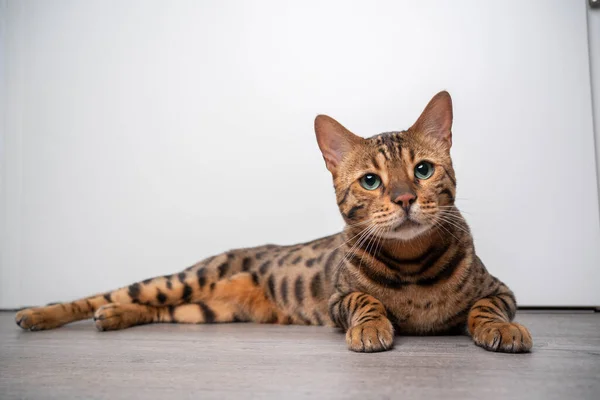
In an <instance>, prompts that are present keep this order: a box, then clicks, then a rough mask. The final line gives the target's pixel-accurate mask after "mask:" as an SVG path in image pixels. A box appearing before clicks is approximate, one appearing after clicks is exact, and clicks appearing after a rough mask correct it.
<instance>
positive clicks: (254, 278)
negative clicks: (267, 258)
mask: <svg viewBox="0 0 600 400" xmlns="http://www.w3.org/2000/svg"><path fill="white" fill-rule="evenodd" d="M252 283H254V286H258V274H257V273H256V272H253V273H252Z"/></svg>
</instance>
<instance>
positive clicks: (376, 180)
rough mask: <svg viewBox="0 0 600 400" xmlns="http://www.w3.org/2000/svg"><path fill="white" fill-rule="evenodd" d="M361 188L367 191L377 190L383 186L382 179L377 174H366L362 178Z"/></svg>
mask: <svg viewBox="0 0 600 400" xmlns="http://www.w3.org/2000/svg"><path fill="white" fill-rule="evenodd" d="M359 182H360V186H362V187H364V188H365V189H367V190H375V189H377V188H378V187H379V186H381V178H380V177H379V176H378V175H375V174H366V175H365V176H363V177H362V178H360V181H359Z"/></svg>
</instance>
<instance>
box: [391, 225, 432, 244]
mask: <svg viewBox="0 0 600 400" xmlns="http://www.w3.org/2000/svg"><path fill="white" fill-rule="evenodd" d="M430 228H431V225H425V224H418V223H416V222H412V221H406V222H404V223H402V224H401V225H399V226H398V227H397V228H395V229H393V230H391V231H389V232H386V233H385V234H382V235H381V236H382V237H383V238H385V239H395V240H402V241H407V240H412V239H414V238H416V237H419V236H421V235H422V234H423V233H425V232H427V231H428V230H429V229H430Z"/></svg>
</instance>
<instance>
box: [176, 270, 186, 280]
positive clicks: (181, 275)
mask: <svg viewBox="0 0 600 400" xmlns="http://www.w3.org/2000/svg"><path fill="white" fill-rule="evenodd" d="M177 279H179V282H181V283H184V282H185V272H180V273H178V274H177Z"/></svg>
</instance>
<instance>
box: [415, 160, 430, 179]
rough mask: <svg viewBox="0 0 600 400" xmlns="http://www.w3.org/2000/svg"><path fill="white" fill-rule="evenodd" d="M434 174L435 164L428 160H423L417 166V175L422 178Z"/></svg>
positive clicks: (427, 177)
mask: <svg viewBox="0 0 600 400" xmlns="http://www.w3.org/2000/svg"><path fill="white" fill-rule="evenodd" d="M431 175H433V165H431V163H430V162H427V161H421V162H420V163H418V164H417V165H416V166H415V176H416V177H417V178H419V179H421V180H425V179H429V178H431Z"/></svg>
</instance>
